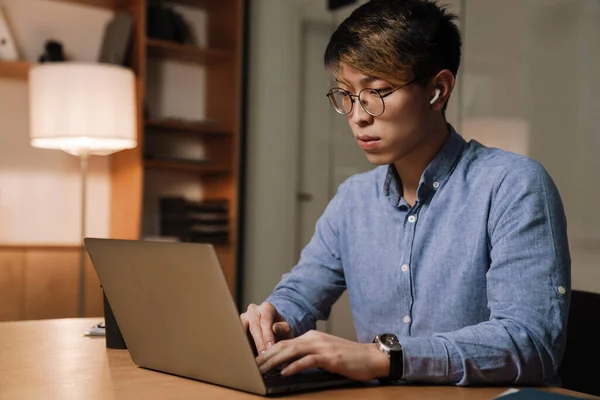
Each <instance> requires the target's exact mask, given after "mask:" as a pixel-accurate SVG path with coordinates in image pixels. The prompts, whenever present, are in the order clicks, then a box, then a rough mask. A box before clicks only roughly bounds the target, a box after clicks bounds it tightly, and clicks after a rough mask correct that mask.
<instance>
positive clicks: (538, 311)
mask: <svg viewBox="0 0 600 400" xmlns="http://www.w3.org/2000/svg"><path fill="white" fill-rule="evenodd" d="M453 21H454V17H453V16H452V15H450V14H449V13H448V12H447V11H446V10H445V9H444V8H443V7H441V6H439V5H437V4H436V3H434V2H432V1H429V0H372V1H371V2H369V3H367V4H365V5H363V6H361V7H360V8H358V9H357V10H355V11H354V12H353V13H352V15H351V16H350V17H349V18H348V19H347V20H345V21H344V22H343V23H342V24H341V25H340V26H339V27H338V29H337V30H336V32H335V33H334V34H333V35H332V37H331V40H330V43H329V45H328V47H327V50H326V53H325V64H326V67H327V69H328V70H329V71H330V72H331V73H332V74H333V76H334V78H335V79H336V81H337V85H338V86H339V87H338V88H334V89H331V91H330V92H329V94H328V97H329V100H330V102H331V104H332V106H333V107H334V108H335V110H336V111H338V112H339V113H340V114H344V115H346V116H347V118H348V123H349V124H350V127H351V129H352V133H353V135H354V137H355V138H356V141H357V143H358V145H359V146H361V147H362V149H363V150H364V152H365V154H366V156H367V158H368V159H369V161H371V162H372V163H373V164H375V165H377V166H378V167H376V168H375V169H374V170H372V171H370V172H367V173H365V174H360V175H356V176H353V177H351V178H350V179H348V180H347V181H346V182H344V183H343V184H342V185H341V186H340V187H339V190H338V192H337V194H336V195H335V197H334V198H333V199H332V200H331V202H330V203H329V205H328V206H327V208H326V210H325V212H324V213H323V215H322V216H321V218H320V219H319V221H318V223H317V226H316V232H315V234H314V236H313V238H312V239H311V241H310V243H309V244H308V245H307V246H306V247H305V249H304V250H303V252H302V254H301V258H300V260H299V263H298V264H297V265H296V266H295V267H294V268H293V269H292V271H291V272H290V273H288V274H286V275H284V276H283V278H282V280H281V282H280V283H279V284H278V285H277V287H276V288H275V290H274V292H273V293H272V295H271V296H270V297H269V298H268V299H267V300H266V301H265V302H264V303H263V304H262V305H260V306H257V305H254V304H252V305H250V306H249V307H248V310H247V311H246V312H245V313H243V314H242V315H241V320H242V323H243V324H244V326H245V327H246V329H249V331H250V332H251V334H252V337H253V338H254V341H255V343H256V346H257V348H258V350H259V351H260V353H261V354H259V356H258V357H257V363H258V364H259V366H260V369H261V371H263V372H266V371H267V370H269V369H271V368H274V367H276V366H279V365H282V366H283V369H282V371H281V373H282V374H283V375H293V374H296V373H298V372H300V371H301V370H304V369H307V368H311V367H319V368H322V369H325V370H328V371H331V372H335V373H338V374H341V375H345V376H347V377H350V378H353V379H357V380H364V381H367V380H372V379H375V378H380V379H381V378H383V379H389V380H400V379H401V380H405V381H414V382H428V383H441V384H458V385H469V384H502V383H504V384H507V383H508V384H513V383H514V384H533V383H554V382H556V378H557V377H556V371H557V369H558V367H559V365H560V362H561V358H562V353H563V349H564V344H565V330H566V319H567V314H568V308H569V299H570V255H569V250H568V243H567V235H566V220H565V215H564V210H563V206H562V202H561V199H560V196H559V193H558V191H557V189H556V187H555V185H554V183H553V182H552V179H551V178H550V176H549V175H548V174H547V172H546V171H545V170H544V168H543V167H542V166H541V165H540V164H538V163H537V162H535V161H533V160H531V159H529V158H527V157H524V156H519V155H516V154H512V153H508V152H504V151H501V150H498V149H490V148H486V147H484V146H483V145H481V144H479V143H477V142H475V141H471V142H469V143H467V142H465V141H464V140H463V139H462V138H461V137H460V136H459V135H458V134H457V133H456V132H455V131H454V129H453V128H452V127H451V126H450V125H449V124H447V122H446V120H445V116H444V110H445V108H446V104H447V102H448V99H449V98H450V94H451V93H452V89H453V88H454V84H455V77H456V74H457V72H458V67H459V60H460V53H461V38H460V33H459V31H458V29H457V27H456V25H455V24H454V22H453ZM346 289H347V290H348V292H349V297H350V305H351V308H352V313H353V318H354V325H355V329H356V332H357V335H358V339H359V343H355V342H351V341H348V340H345V339H341V338H337V337H334V336H331V335H327V334H325V333H321V332H317V331H314V327H315V321H316V320H319V319H326V318H327V317H328V315H329V312H330V309H331V306H332V305H333V303H334V302H335V301H336V300H337V299H338V298H339V296H340V295H341V294H342V292H343V291H344V290H346ZM279 339H289V340H279Z"/></svg>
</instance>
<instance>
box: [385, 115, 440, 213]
mask: <svg viewBox="0 0 600 400" xmlns="http://www.w3.org/2000/svg"><path fill="white" fill-rule="evenodd" d="M448 134H449V130H448V125H447V123H446V121H445V120H444V119H443V118H440V120H439V121H438V122H437V123H436V124H434V126H433V127H432V129H431V131H430V132H429V133H428V134H427V136H426V138H425V139H424V140H423V141H422V142H421V143H419V144H418V145H417V147H416V148H415V149H413V150H412V151H411V152H410V153H409V154H407V155H406V156H404V157H402V159H400V160H398V161H395V162H394V166H395V167H396V171H397V172H398V175H399V176H400V179H401V181H402V196H403V197H404V199H405V200H406V202H407V203H408V204H410V205H411V206H412V205H413V204H414V202H415V200H416V197H417V188H418V187H419V181H420V179H421V175H423V171H424V170H425V168H427V165H429V163H430V162H431V160H433V158H434V157H435V155H436V154H437V153H438V151H439V150H440V148H441V147H442V145H443V144H444V141H445V140H446V138H447V137H448Z"/></svg>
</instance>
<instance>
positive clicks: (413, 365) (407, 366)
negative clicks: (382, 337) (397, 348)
mask: <svg viewBox="0 0 600 400" xmlns="http://www.w3.org/2000/svg"><path fill="white" fill-rule="evenodd" d="M398 340H399V341H400V344H401V345H402V354H403V358H404V374H403V375H402V379H403V380H407V381H427V382H431V383H447V382H448V380H449V379H448V378H449V377H448V364H449V355H448V351H447V349H446V346H445V345H444V343H443V342H442V340H441V339H439V338H435V337H412V336H398Z"/></svg>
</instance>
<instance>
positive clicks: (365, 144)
mask: <svg viewBox="0 0 600 400" xmlns="http://www.w3.org/2000/svg"><path fill="white" fill-rule="evenodd" d="M356 141H357V142H358V145H359V146H360V147H361V148H362V149H363V150H372V149H374V148H376V147H377V146H378V145H379V143H380V142H381V138H379V137H377V136H369V135H359V136H357V137H356Z"/></svg>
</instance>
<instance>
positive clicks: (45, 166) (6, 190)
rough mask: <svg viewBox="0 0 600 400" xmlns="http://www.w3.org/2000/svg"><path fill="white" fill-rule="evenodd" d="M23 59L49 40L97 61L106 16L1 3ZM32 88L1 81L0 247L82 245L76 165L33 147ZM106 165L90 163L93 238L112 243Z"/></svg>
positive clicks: (32, 3) (36, 3)
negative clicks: (1, 244)
mask: <svg viewBox="0 0 600 400" xmlns="http://www.w3.org/2000/svg"><path fill="white" fill-rule="evenodd" d="M0 6H1V7H2V9H3V11H4V14H5V17H6V18H7V20H8V21H9V24H10V26H11V28H12V33H13V36H14V38H15V41H16V42H17V44H18V49H19V51H20V53H21V57H22V58H23V59H26V60H29V61H36V60H37V58H38V56H39V55H40V54H41V53H42V51H43V47H44V42H45V41H46V39H49V38H53V39H56V40H59V41H61V42H63V44H64V45H65V50H66V51H65V52H66V55H67V56H68V57H72V58H73V59H76V60H81V61H95V60H97V57H98V54H99V50H100V43H101V38H102V34H103V29H104V24H105V23H106V22H107V21H108V20H109V19H110V18H111V16H112V13H111V12H110V11H107V10H103V9H99V8H94V7H88V6H81V5H74V4H67V3H58V2H52V1H43V0H0ZM28 110H29V107H28V88H27V83H26V82H22V81H13V80H1V79H0V243H57V244H59V243H71V244H72V243H78V242H79V239H80V238H79V235H80V228H79V224H80V212H79V210H80V194H79V193H80V189H79V188H80V186H79V161H78V159H77V158H75V157H73V156H70V155H68V154H66V153H63V152H60V151H53V150H41V149H34V148H32V147H31V146H30V145H29V121H28V118H29V111H28ZM108 168H109V165H108V159H107V158H102V157H92V158H91V159H90V174H89V181H88V190H89V192H88V216H87V224H88V234H89V235H94V236H100V237H103V236H106V235H108V207H109V196H110V182H109V175H108V171H109V170H108Z"/></svg>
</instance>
